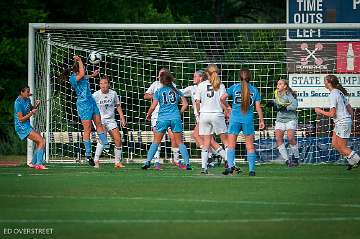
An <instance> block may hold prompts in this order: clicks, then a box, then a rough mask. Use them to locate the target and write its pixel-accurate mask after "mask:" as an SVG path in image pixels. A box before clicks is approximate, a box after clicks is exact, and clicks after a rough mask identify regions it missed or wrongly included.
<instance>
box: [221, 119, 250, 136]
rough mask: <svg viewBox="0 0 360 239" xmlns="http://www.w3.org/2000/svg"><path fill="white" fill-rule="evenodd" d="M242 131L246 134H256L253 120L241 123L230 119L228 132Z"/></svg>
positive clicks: (237, 132)
mask: <svg viewBox="0 0 360 239" xmlns="http://www.w3.org/2000/svg"><path fill="white" fill-rule="evenodd" d="M241 131H242V132H243V134H244V135H254V134H255V129H254V123H253V122H249V123H240V122H234V121H231V120H230V124H229V128H228V134H234V135H238V134H240V132H241Z"/></svg>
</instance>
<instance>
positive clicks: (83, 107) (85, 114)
mask: <svg viewBox="0 0 360 239" xmlns="http://www.w3.org/2000/svg"><path fill="white" fill-rule="evenodd" d="M76 108H77V111H78V115H79V117H80V119H81V120H92V119H93V116H94V115H100V111H99V108H98V107H97V105H96V102H95V100H94V99H89V100H88V101H81V102H76Z"/></svg>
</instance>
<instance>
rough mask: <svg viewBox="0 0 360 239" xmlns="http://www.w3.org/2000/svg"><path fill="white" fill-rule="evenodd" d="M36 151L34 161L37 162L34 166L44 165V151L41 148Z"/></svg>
mask: <svg viewBox="0 0 360 239" xmlns="http://www.w3.org/2000/svg"><path fill="white" fill-rule="evenodd" d="M37 151H38V153H37V160H36V161H37V162H36V164H37V165H42V164H43V163H44V149H43V148H41V149H38V150H37Z"/></svg>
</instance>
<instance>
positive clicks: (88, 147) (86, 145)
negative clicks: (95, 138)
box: [84, 140, 91, 157]
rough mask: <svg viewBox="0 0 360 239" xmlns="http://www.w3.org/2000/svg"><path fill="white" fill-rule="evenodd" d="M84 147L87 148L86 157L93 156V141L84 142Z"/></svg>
mask: <svg viewBox="0 0 360 239" xmlns="http://www.w3.org/2000/svg"><path fill="white" fill-rule="evenodd" d="M84 146H85V156H86V157H90V156H91V141H90V140H84Z"/></svg>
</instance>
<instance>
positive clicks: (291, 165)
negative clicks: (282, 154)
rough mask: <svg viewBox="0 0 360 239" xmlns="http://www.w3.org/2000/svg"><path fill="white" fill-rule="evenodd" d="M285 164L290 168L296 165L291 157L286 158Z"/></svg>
mask: <svg viewBox="0 0 360 239" xmlns="http://www.w3.org/2000/svg"><path fill="white" fill-rule="evenodd" d="M285 164H286V165H287V166H288V167H289V168H291V167H294V163H293V162H292V160H290V159H288V160H286V161H285Z"/></svg>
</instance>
